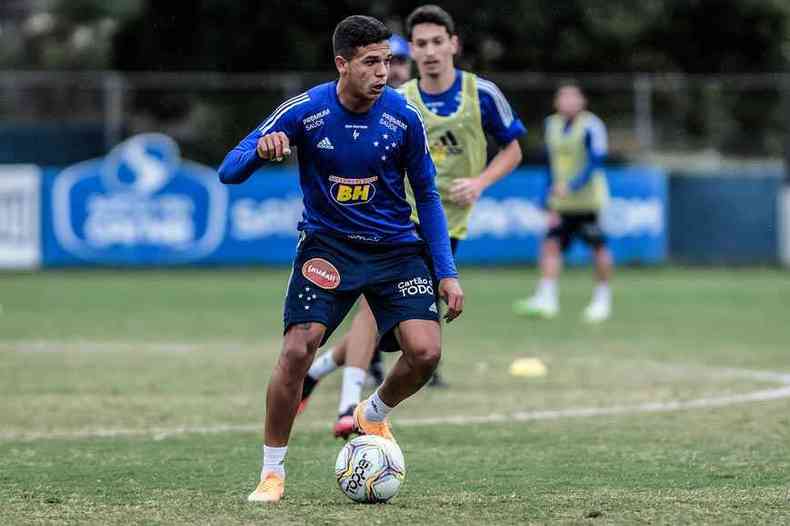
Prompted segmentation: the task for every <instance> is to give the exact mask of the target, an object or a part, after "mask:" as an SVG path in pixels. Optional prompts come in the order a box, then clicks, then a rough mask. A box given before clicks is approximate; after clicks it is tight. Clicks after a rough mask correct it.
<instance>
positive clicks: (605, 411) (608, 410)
mask: <svg viewBox="0 0 790 526" xmlns="http://www.w3.org/2000/svg"><path fill="white" fill-rule="evenodd" d="M657 363H660V362H657ZM663 365H667V364H663ZM670 366H671V365H670ZM685 369H686V370H689V369H697V370H704V371H708V372H711V373H713V374H715V375H716V376H720V377H739V378H746V379H751V380H756V381H761V382H776V383H780V384H782V385H781V386H780V387H775V388H773V389H762V390H759V391H751V392H748V393H741V394H733V395H722V396H708V397H703V398H695V399H691V400H669V401H666V402H644V403H641V404H631V405H628V404H616V405H613V406H608V407H578V408H568V409H548V410H535V411H517V412H514V413H508V414H499V413H492V414H489V415H482V416H445V417H428V418H399V419H396V420H395V425H396V428H397V427H420V426H432V425H476V424H493V423H511V422H532V421H540V420H557V419H562V418H590V417H606V416H620V415H631V414H640V413H668V412H675V411H686V410H694V409H709V408H719V407H727V406H732V405H739V404H746V403H752V402H768V401H773V400H782V399H785V398H790V374H786V373H780V372H772V371H755V370H749V369H735V368H709V367H698V366H688V367H686V368H685ZM299 428H301V429H308V430H322V429H328V428H329V425H327V424H326V423H321V424H318V423H313V424H308V425H302V426H299ZM262 430H263V424H262V423H260V422H259V423H254V424H215V425H204V426H179V427H169V428H165V427H145V428H116V429H86V430H81V431H64V430H61V431H58V430H53V431H41V432H0V440H3V441H12V440H22V441H36V440H53V439H88V438H116V437H150V438H153V439H154V440H163V439H165V438H169V437H173V436H178V435H185V434H218V433H249V432H254V431H261V432H262Z"/></svg>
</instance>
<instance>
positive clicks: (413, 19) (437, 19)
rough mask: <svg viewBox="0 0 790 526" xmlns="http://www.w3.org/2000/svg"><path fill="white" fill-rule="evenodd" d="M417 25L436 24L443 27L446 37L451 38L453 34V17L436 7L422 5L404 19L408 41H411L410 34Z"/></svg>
mask: <svg viewBox="0 0 790 526" xmlns="http://www.w3.org/2000/svg"><path fill="white" fill-rule="evenodd" d="M417 24H436V25H437V26H444V28H445V29H446V30H447V34H448V35H450V36H452V35H454V34H455V22H453V17H451V16H450V13H448V12H447V11H445V10H444V9H442V8H441V7H439V6H438V5H433V4H427V5H422V6H420V7H418V8H417V9H415V10H414V11H412V12H411V14H410V15H409V16H408V17H407V18H406V33H407V34H408V35H409V40H411V33H412V31H413V30H414V26H416V25H417Z"/></svg>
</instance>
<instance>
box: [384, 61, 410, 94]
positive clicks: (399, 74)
mask: <svg viewBox="0 0 790 526" xmlns="http://www.w3.org/2000/svg"><path fill="white" fill-rule="evenodd" d="M410 78H411V60H409V59H408V58H406V57H392V62H390V76H389V78H388V79H387V83H388V84H389V85H390V86H392V87H393V88H398V87H400V86H401V84H403V83H404V82H406V81H407V80H409V79H410Z"/></svg>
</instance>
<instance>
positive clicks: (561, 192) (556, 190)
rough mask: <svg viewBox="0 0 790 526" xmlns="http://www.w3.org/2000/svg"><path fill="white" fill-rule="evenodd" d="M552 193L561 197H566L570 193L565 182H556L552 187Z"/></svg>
mask: <svg viewBox="0 0 790 526" xmlns="http://www.w3.org/2000/svg"><path fill="white" fill-rule="evenodd" d="M551 193H552V194H553V195H554V196H555V197H559V198H562V197H566V196H567V195H568V193H569V190H568V185H567V184H565V183H556V184H555V185H554V186H553V187H552V189H551Z"/></svg>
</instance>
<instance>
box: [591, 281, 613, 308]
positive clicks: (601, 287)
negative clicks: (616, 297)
mask: <svg viewBox="0 0 790 526" xmlns="http://www.w3.org/2000/svg"><path fill="white" fill-rule="evenodd" d="M593 302H594V303H598V302H603V303H606V304H610V303H611V302H612V290H611V289H610V288H609V282H607V281H599V282H598V285H596V286H595V291H593Z"/></svg>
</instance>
